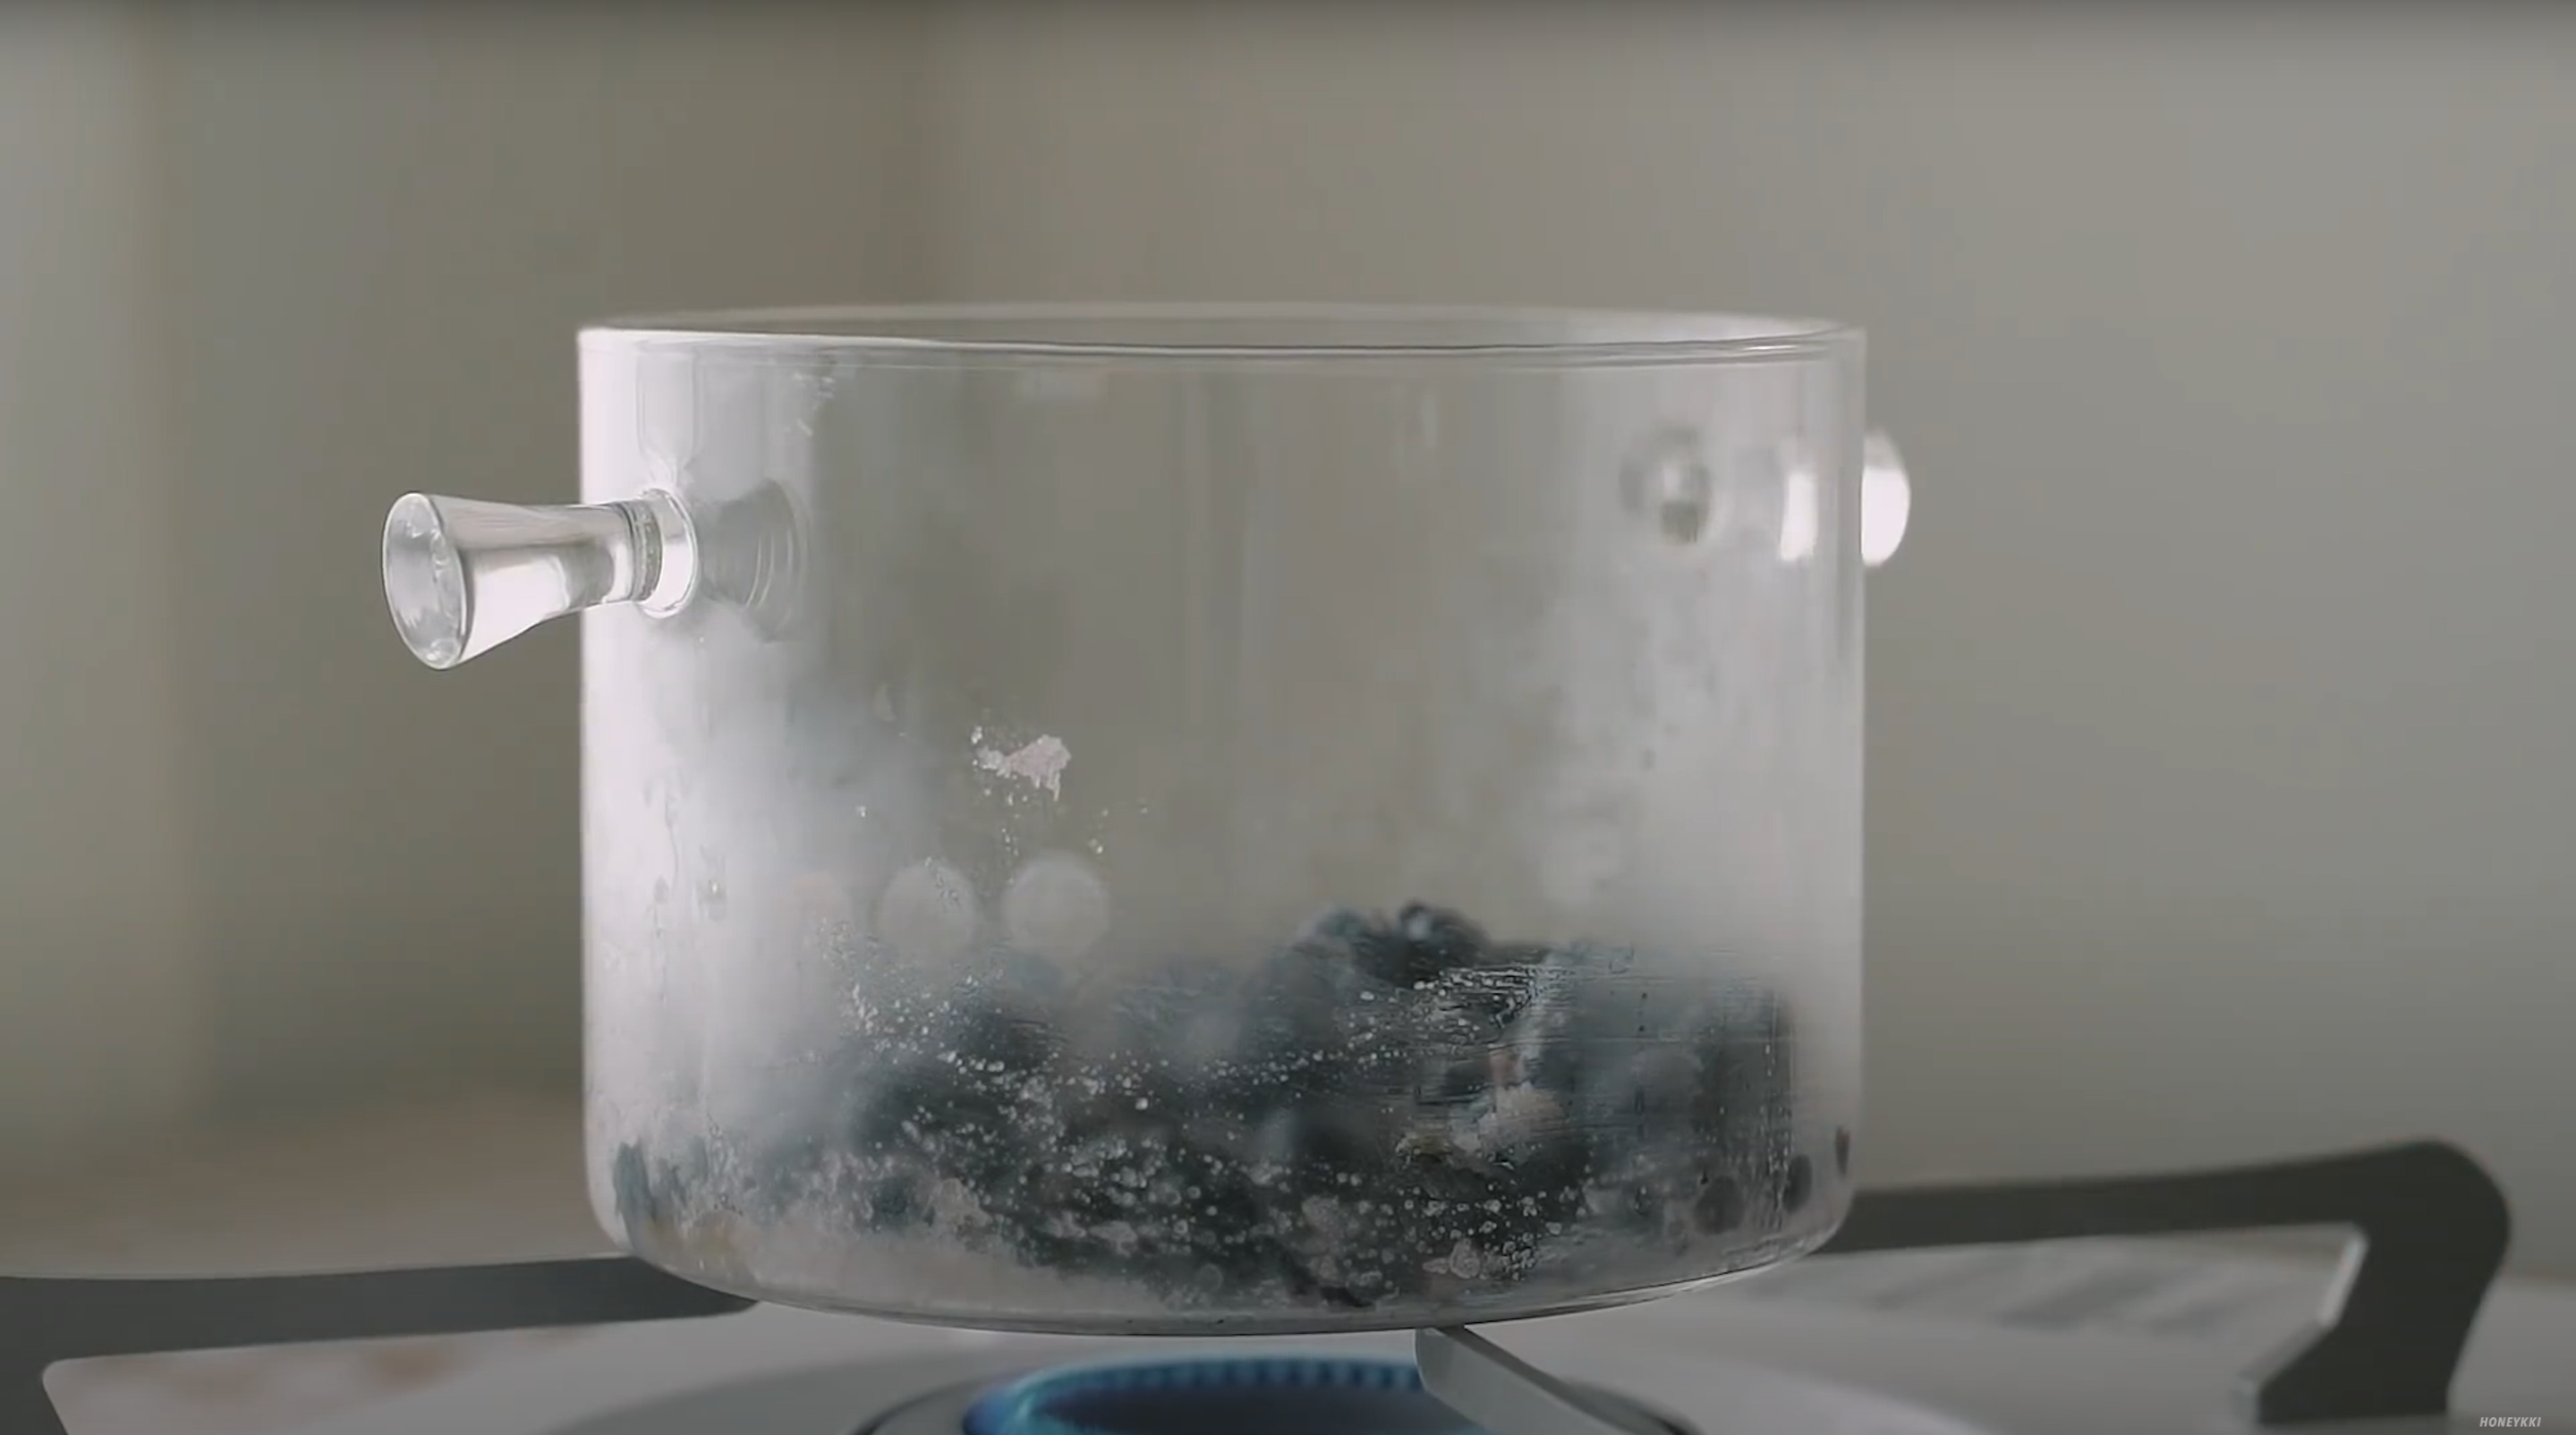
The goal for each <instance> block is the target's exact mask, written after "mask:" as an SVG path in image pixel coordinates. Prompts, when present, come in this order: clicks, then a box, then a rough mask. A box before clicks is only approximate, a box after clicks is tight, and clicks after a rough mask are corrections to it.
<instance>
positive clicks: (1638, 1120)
mask: <svg viewBox="0 0 2576 1435" xmlns="http://www.w3.org/2000/svg"><path fill="white" fill-rule="evenodd" d="M1639 965H1640V964H1639V963H1637V962H1636V961H1635V960H1634V957H1633V954H1631V953H1628V952H1625V951H1622V950H1618V949H1612V948H1597V947H1589V946H1582V945H1572V946H1539V945H1531V944H1524V943H1513V942H1502V941H1495V940H1492V939H1490V938H1488V937H1487V936H1486V934H1485V933H1484V932H1482V931H1481V930H1479V929H1478V928H1477V927H1476V926H1475V924H1473V923H1471V922H1469V921H1467V920H1466V919H1465V918H1463V917H1461V916H1460V915H1458V914H1457V913H1454V912H1449V911H1443V910H1440V909H1437V908H1432V907H1427V906H1419V905H1416V906H1408V907H1405V908H1404V909H1402V910H1401V911H1398V912H1396V913H1395V914H1393V915H1392V916H1391V917H1388V916H1379V915H1370V914H1365V913H1359V912H1351V911H1336V912H1333V913H1330V914H1328V915H1327V916H1325V917H1323V918H1321V919H1319V920H1317V921H1316V922H1314V923H1312V924H1310V925H1309V926H1308V927H1307V929H1306V930H1305V931H1303V932H1301V933H1299V934H1298V935H1297V936H1296V937H1295V938H1294V939H1292V940H1290V941H1289V942H1287V943H1286V944H1284V945H1283V946H1282V947H1281V948H1280V949H1279V951H1278V952H1277V953H1276V954H1275V955H1274V956H1273V957H1272V958H1271V959H1270V960H1269V961H1268V962H1267V963H1266V964H1265V965H1263V966H1262V967H1261V968H1260V969H1258V970H1257V971H1255V972H1253V973H1251V974H1250V975H1249V976H1248V977H1247V976H1244V975H1241V974H1238V973H1235V972H1233V971H1230V970H1226V969H1223V968H1215V969H1211V968H1210V967H1207V966H1204V965H1177V966H1174V967H1172V968H1170V969H1168V970H1166V971H1164V972H1162V973H1160V974H1158V975H1157V976H1156V977H1154V978H1153V979H1151V980H1148V981H1145V982H1143V983H1140V984H1134V985H1131V986H1129V987H1126V988H1123V989H1122V991H1121V994H1120V996H1119V998H1118V1000H1117V1005H1116V1007H1115V1009H1114V1010H1113V1011H1111V1012H1110V1013H1108V1017H1107V1020H1106V1021H1105V1022H1094V1021H1085V1022H1083V1023H1081V1025H1080V1026H1079V1027H1078V1028H1077V1029H1072V1030H1068V1029H1066V1027H1065V1026H1064V1025H1062V1024H1060V1023H1059V1021H1058V1020H1057V1019H1056V1018H1058V1017H1061V1016H1064V1015H1066V1014H1068V1013H1070V1014H1073V1015H1077V1016H1081V1015H1086V1014H1088V1015H1097V1013H1096V1012H1095V1011H1094V1010H1093V1008H1091V1007H1089V1006H1087V1005H1086V1004H1085V1003H1084V1002H1083V1001H1082V1000H1079V999H1076V998H1074V997H1072V996H1070V995H1069V993H1068V991H1067V986H1068V983H1067V981H1066V978H1065V976H1064V974H1062V973H1060V972H1057V971H1055V970H1054V969H1053V968H1052V967H1050V966H1049V965H1048V964H1047V963H1045V962H1043V961H1041V960H1038V959H1036V958H1032V957H1028V956H1026V955H1024V954H1019V953H1012V952H994V953H986V954H984V955H982V956H980V957H978V958H977V959H975V960H974V961H973V962H971V963H969V964H968V965H967V966H966V967H965V968H964V969H963V970H962V971H961V970H960V969H958V968H954V967H952V968H948V969H944V970H943V971H940V972H936V973H908V972H907V971H906V969H904V968H903V967H901V966H900V965H898V964H895V963H892V962H883V963H868V964H866V966H865V969H864V970H863V971H862V972H861V974H860V978H859V981H858V983H857V986H858V992H859V997H860V999H859V1001H858V1002H857V1004H856V1008H855V1016H854V1029H853V1030H852V1032H851V1040H850V1042H849V1043H848V1047H847V1050H846V1052H845V1053H843V1054H841V1055H839V1056H837V1057H836V1058H834V1060H833V1062H831V1063H830V1064H828V1066H827V1069H823V1070H820V1071H818V1072H817V1073H815V1079H816V1086H815V1090H816V1092H817V1095H818V1100H819V1101H820V1102H821V1103H822V1106H821V1108H819V1109H821V1110H823V1111H825V1112H827V1113H828V1116H827V1118H821V1119H818V1120H817V1121H815V1122H814V1123H812V1135H811V1139H809V1140H807V1141H806V1142H804V1143H803V1144H801V1145H799V1146H797V1147H795V1148H793V1149H785V1150H774V1151H769V1152H765V1153H762V1154H760V1155H759V1156H757V1157H756V1158H753V1159H748V1160H736V1161H729V1162H726V1163H724V1166H723V1169H722V1170H721V1171H719V1170H718V1169H717V1168H716V1166H715V1164H714V1163H713V1162H711V1161H710V1158H709V1156H708V1154H707V1146H706V1143H704V1142H695V1141H693V1142H689V1143H685V1145H684V1146H683V1147H682V1148H681V1149H660V1148H657V1149H654V1150H652V1151H649V1152H648V1151H645V1150H642V1149H640V1148H638V1147H637V1146H634V1145H631V1144H630V1145H628V1146H626V1147H623V1148H621V1149H620V1150H619V1151H618V1152H617V1153H616V1156H615V1158H614V1169H613V1172H612V1177H613V1183H614V1187H615V1193H616V1201H617V1206H618V1210H619V1213H620V1215H621V1217H622V1218H623V1219H624V1220H625V1221H626V1223H627V1224H628V1228H629V1230H630V1232H635V1231H640V1230H642V1229H643V1228H645V1227H651V1226H665V1225H669V1224H672V1223H674V1222H680V1223H685V1219H686V1218H685V1216H683V1215H681V1214H680V1213H681V1212H682V1211H683V1210H684V1209H688V1208H691V1207H692V1203H691V1202H690V1201H689V1200H688V1199H687V1196H688V1193H689V1191H690V1190H691V1188H692V1187H693V1186H694V1187H697V1188H698V1189H699V1199H698V1200H697V1201H696V1202H695V1203H694V1208H695V1209H699V1210H724V1211H730V1212H733V1213H736V1214H739V1215H743V1216H748V1217H750V1218H752V1219H753V1220H755V1221H757V1220H760V1219H763V1218H765V1217H774V1216H777V1215H780V1214H782V1213H784V1212H787V1211H790V1210H796V1211H805V1212H810V1211H813V1210H815V1209H817V1208H818V1207H817V1203H818V1202H819V1203H820V1206H819V1209H821V1210H823V1211H825V1212H827V1213H828V1214H829V1218H830V1219H831V1220H833V1221H835V1222H846V1223H847V1225H848V1227H849V1228H850V1229H852V1230H853V1231H866V1232H877V1233H885V1234H894V1233H907V1232H909V1233H918V1234H922V1235H926V1236H936V1237H938V1238H940V1239H942V1240H945V1241H948V1242H951V1243H954V1244H957V1245H960V1246H963V1247H965V1248H967V1249H972V1250H979V1251H986V1252H993V1253H1007V1254H1008V1255H1010V1256H1012V1257H1015V1258H1017V1259H1018V1260H1019V1261H1021V1262H1024V1263H1026V1264H1028V1265H1030V1266H1032V1267H1036V1268H1039V1269H1043V1270H1048V1271H1053V1272H1060V1273H1064V1274H1069V1275H1092V1276H1107V1277H1113V1278H1117V1279H1121V1280H1125V1281H1130V1282H1141V1283H1143V1284H1144V1285H1145V1286H1147V1287H1148V1288H1150V1289H1152V1290H1153V1291H1154V1292H1155V1293H1156V1294H1157V1295H1158V1296H1160V1297H1161V1298H1163V1299H1166V1300H1171V1301H1175V1302H1188V1301H1192V1300H1203V1301H1211V1302H1218V1303H1227V1304H1231V1303H1236V1302H1242V1301H1253V1300H1258V1301H1264V1302H1275V1301H1278V1300H1280V1299H1282V1298H1286V1299H1291V1300H1299V1301H1305V1302H1309V1303H1314V1304H1317V1305H1321V1306H1325V1307H1330V1308H1337V1309H1342V1310H1348V1311H1365V1310H1368V1309H1371V1308H1373V1307H1376V1306H1379V1305H1381V1304H1386V1303H1393V1302H1403V1301H1407V1300H1419V1299H1433V1300H1437V1299H1440V1298H1442V1297H1443V1296H1445V1295H1449V1294H1454V1293H1456V1292H1458V1291H1460V1290H1462V1289H1468V1288H1476V1289H1491V1288H1493V1287H1495V1286H1497V1285H1500V1284H1507V1283H1509V1282H1512V1281H1514V1280H1517V1279H1520V1278H1522V1277H1524V1276H1527V1275H1530V1274H1533V1273H1536V1272H1540V1271H1554V1270H1563V1271H1579V1270H1581V1269H1582V1268H1583V1263H1584V1262H1585V1261H1586V1260H1587V1259H1590V1258H1591V1256H1590V1254H1589V1253H1590V1252H1591V1251H1593V1250H1595V1249H1597V1248H1599V1247H1600V1245H1601V1243H1602V1242H1603V1240H1604V1238H1605V1237H1606V1238H1610V1239H1611V1240H1612V1241H1613V1242H1614V1243H1615V1244H1616V1245H1617V1246H1618V1247H1619V1248H1620V1249H1621V1250H1623V1251H1625V1252H1626V1253H1628V1255H1629V1257H1630V1258H1631V1259H1633V1258H1634V1256H1635V1254H1636V1253H1638V1252H1640V1251H1651V1250H1665V1251H1680V1250H1685V1249H1687V1248H1689V1247H1690V1246H1691V1245H1693V1244H1694V1243H1697V1242H1702V1241H1705V1240H1708V1239H1710V1238H1719V1237H1728V1236H1738V1237H1749V1236H1758V1235H1760V1234H1762V1233H1763V1231H1764V1230H1765V1229H1766V1228H1769V1227H1776V1226H1777V1225H1778V1224H1779V1223H1780V1222H1781V1221H1782V1220H1783V1219H1784V1218H1786V1217H1787V1216H1789V1215H1791V1214H1793V1213H1795V1212H1796V1211H1797V1210H1798V1209H1799V1208H1800V1207H1802V1206H1804V1205H1805V1204H1806V1203H1807V1202H1808V1201H1809V1200H1810V1199H1811V1198H1812V1196H1813V1194H1814V1184H1815V1166H1814V1162H1813V1161H1812V1160H1811V1159H1810V1158H1809V1157H1808V1156H1807V1155H1805V1154H1803V1153H1801V1152H1798V1151H1795V1150H1793V1149H1792V1145H1793V1137H1794V1129H1795V1128H1794V1123H1793V1116H1794V1114H1795V1113H1794V1112H1793V1110H1792V1077H1791V1067H1790V1056H1791V1032H1790V1023H1789V1014H1788V1010H1787V1008H1786V1006H1785V1004H1784V1003H1783V1002H1782V1001H1781V1000H1780V999H1779V998H1778V997H1777V996H1776V995H1774V994H1771V993H1768V992H1766V991H1763V990H1760V989H1758V988H1755V987H1753V986H1751V985H1750V984H1742V985H1739V986H1737V987H1735V988H1733V989H1728V988H1726V987H1724V986H1722V985H1720V984H1718V983H1716V982H1714V981H1712V980H1710V979H1707V978H1692V979H1688V980H1681V979H1676V978H1675V977H1672V976H1668V975H1666V976H1657V975H1649V974H1646V973H1644V972H1642V971H1640V970H1638V967H1639ZM1847 1143H1848V1138H1847V1137H1844V1136H1840V1135H1839V1134H1837V1136H1836V1138H1835V1141H1834V1145H1833V1147H1832V1153H1833V1156H1834V1169H1835V1170H1836V1172H1837V1173H1839V1172H1840V1171H1841V1170H1842V1168H1843V1164H1844V1161H1845V1159H1846V1157H1845V1153H1846V1152H1847V1151H1848V1144H1847ZM718 1188H721V1189H718Z"/></svg>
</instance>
